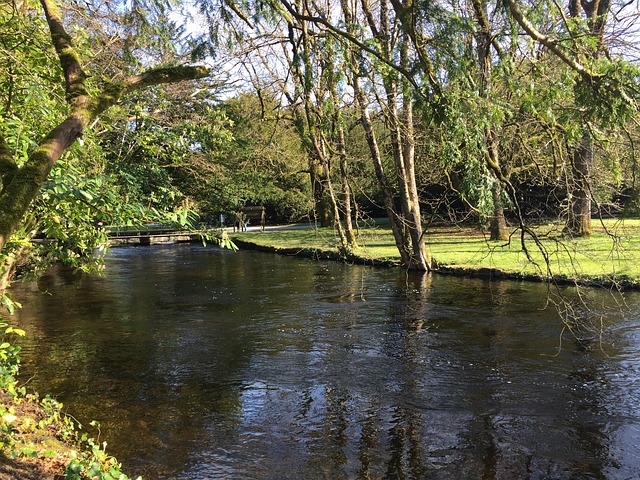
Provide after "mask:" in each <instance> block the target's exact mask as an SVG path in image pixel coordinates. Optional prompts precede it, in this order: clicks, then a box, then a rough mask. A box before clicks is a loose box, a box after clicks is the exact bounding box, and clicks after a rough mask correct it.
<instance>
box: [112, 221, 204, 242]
mask: <svg viewBox="0 0 640 480" xmlns="http://www.w3.org/2000/svg"><path fill="white" fill-rule="evenodd" d="M202 236H203V234H202V233H200V232H188V231H183V230H176V229H172V228H171V227H167V226H163V225H149V226H147V228H143V229H132V228H122V229H121V228H114V229H112V230H111V231H110V232H109V245H110V246H115V245H156V244H163V243H186V242H199V241H201V240H202Z"/></svg>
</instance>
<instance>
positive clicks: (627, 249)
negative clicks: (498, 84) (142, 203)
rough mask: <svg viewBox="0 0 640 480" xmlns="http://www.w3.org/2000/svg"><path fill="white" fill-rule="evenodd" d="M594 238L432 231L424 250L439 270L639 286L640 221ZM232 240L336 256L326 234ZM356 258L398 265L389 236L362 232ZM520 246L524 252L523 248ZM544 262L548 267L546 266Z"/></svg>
mask: <svg viewBox="0 0 640 480" xmlns="http://www.w3.org/2000/svg"><path fill="white" fill-rule="evenodd" d="M593 230H594V232H593V235H592V236H590V237H587V238H577V239H571V238H567V237H565V236H563V235H562V225H559V224H545V225H539V226H536V227H535V228H534V229H533V231H534V233H535V236H536V237H537V240H536V239H534V237H533V236H532V235H530V234H526V235H525V236H524V238H522V236H521V231H520V230H518V229H515V228H514V229H513V231H512V236H511V238H510V240H509V241H506V242H494V241H490V240H489V237H488V236H486V235H485V234H483V232H481V231H480V230H478V229H475V228H468V227H467V228H462V227H457V226H446V227H431V228H429V229H428V230H427V231H426V233H425V241H426V244H427V246H428V248H429V250H430V251H431V254H432V256H433V258H434V260H436V261H437V263H438V265H440V266H446V267H454V268H466V269H481V268H491V269H497V270H500V271H503V272H507V273H514V274H518V275H541V276H547V275H549V274H550V275H553V276H559V277H563V278H569V279H591V280H602V279H617V280H626V281H631V282H638V281H640V220H638V219H625V220H619V219H607V220H604V221H602V222H601V221H600V220H594V221H593ZM234 237H235V238H239V239H241V240H244V241H248V242H251V243H255V244H257V245H261V246H265V247H274V248H276V249H297V248H299V249H301V250H302V249H317V250H327V251H337V247H338V246H339V244H340V240H339V238H338V236H337V234H336V232H335V231H334V230H332V229H329V228H320V229H306V230H281V231H268V232H261V233H251V232H250V233H242V234H234ZM358 244H359V248H358V249H357V250H356V251H355V252H354V253H355V254H356V255H358V256H360V257H363V258H366V259H372V260H394V261H398V262H399V260H400V256H399V254H398V250H397V248H396V246H395V243H394V240H393V235H392V233H391V230H390V229H388V228H383V227H370V228H361V229H360V230H359V232H358ZM523 244H524V247H523ZM547 260H548V262H547Z"/></svg>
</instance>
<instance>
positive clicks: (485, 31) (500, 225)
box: [473, 0, 509, 240]
mask: <svg viewBox="0 0 640 480" xmlns="http://www.w3.org/2000/svg"><path fill="white" fill-rule="evenodd" d="M473 12H474V14H475V17H476V23H477V31H476V54H477V59H478V72H479V77H480V79H479V80H480V81H479V82H478V83H479V88H480V96H481V97H482V98H485V99H489V97H490V95H491V93H492V90H493V88H492V87H493V82H492V77H491V75H492V70H493V69H492V59H491V46H492V34H491V25H490V24H489V19H488V15H487V5H486V1H485V0H473ZM484 146H485V158H486V161H487V162H486V163H487V167H488V169H489V171H490V172H491V173H492V174H493V178H494V179H495V183H494V185H493V187H492V189H491V197H492V203H493V205H492V207H493V211H492V212H491V216H490V217H489V233H490V235H491V237H490V238H491V240H507V239H508V238H509V231H508V230H507V222H506V220H505V217H504V206H503V203H502V191H503V186H502V182H501V177H502V175H501V164H500V150H499V145H498V135H497V128H496V127H494V126H490V127H487V128H485V132H484Z"/></svg>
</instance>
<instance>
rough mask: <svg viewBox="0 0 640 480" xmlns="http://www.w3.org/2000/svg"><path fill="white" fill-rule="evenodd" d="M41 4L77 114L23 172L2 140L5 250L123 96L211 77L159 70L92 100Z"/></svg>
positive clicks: (52, 10) (71, 52)
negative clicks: (62, 166)
mask: <svg viewBox="0 0 640 480" xmlns="http://www.w3.org/2000/svg"><path fill="white" fill-rule="evenodd" d="M41 3H42V7H43V9H44V12H45V15H46V18H47V22H48V24H49V29H50V31H51V41H52V43H53V45H54V46H55V49H56V52H57V53H58V57H59V58H60V64H61V66H62V69H63V71H64V76H65V82H66V89H67V100H68V101H70V103H71V107H72V112H71V114H70V115H69V116H68V117H67V118H66V120H64V121H63V122H62V123H61V124H60V125H58V126H57V127H55V128H54V129H53V130H51V132H49V134H48V135H47V136H46V137H45V138H44V139H43V140H42V141H41V142H39V146H38V147H37V148H36V149H35V150H34V152H33V153H32V154H31V155H30V156H29V158H28V160H27V162H26V163H25V164H24V166H23V167H22V168H17V166H16V165H15V162H14V161H13V159H12V157H11V155H10V152H9V149H8V148H7V146H6V142H5V141H4V139H2V138H0V179H1V180H2V190H0V250H2V248H3V247H4V245H5V243H6V242H7V240H8V239H9V237H10V236H11V235H12V234H13V233H14V232H15V231H16V230H17V229H18V227H19V225H20V222H21V221H22V218H23V217H24V214H25V213H26V211H27V209H28V208H29V205H30V204H31V202H32V201H33V199H34V198H35V197H36V195H37V194H38V192H39V191H40V189H41V188H42V185H43V184H44V182H45V181H46V179H47V177H48V176H49V172H50V171H51V168H52V167H53V165H55V163H56V162H57V161H58V159H59V158H60V157H61V156H62V154H63V153H64V152H65V150H67V149H68V148H69V147H70V146H71V145H72V144H73V143H74V142H75V141H76V140H77V139H78V138H79V137H80V136H81V135H82V133H83V132H84V130H85V129H86V128H87V127H88V126H89V125H90V124H91V122H93V121H94V120H95V119H96V118H97V117H98V116H99V115H100V114H101V113H102V112H104V111H105V110H106V109H108V108H109V107H111V106H113V105H114V104H115V103H116V102H118V100H119V99H120V98H121V96H122V95H124V94H127V93H129V92H132V91H135V90H140V89H143V88H146V87H149V86H151V85H159V84H164V83H176V82H181V81H184V80H194V79H198V78H203V77H206V76H207V75H209V69H208V68H206V67H200V66H178V67H172V68H157V69H152V70H149V71H147V72H144V73H141V74H139V75H134V76H131V77H129V78H127V79H126V80H124V81H122V82H119V83H112V84H108V85H107V86H106V87H105V88H103V90H102V92H100V93H99V94H97V95H95V96H90V95H89V94H88V93H87V91H86V89H85V86H84V81H85V78H86V76H85V74H84V72H83V70H82V68H81V65H80V60H79V55H78V54H77V52H76V50H75V49H74V47H73V43H72V41H71V37H70V36H69V35H68V34H67V32H66V30H65V29H64V26H63V24H62V20H61V18H60V15H59V13H58V9H57V5H56V2H55V0H41Z"/></svg>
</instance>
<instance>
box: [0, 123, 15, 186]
mask: <svg viewBox="0 0 640 480" xmlns="http://www.w3.org/2000/svg"><path fill="white" fill-rule="evenodd" d="M17 169H18V166H17V165H16V162H15V160H14V158H13V156H12V155H11V151H10V150H9V145H7V142H6V140H5V139H4V137H3V136H2V135H0V192H2V189H3V188H4V185H7V184H8V183H9V182H10V181H11V178H12V177H13V174H14V173H15V172H16V170H17Z"/></svg>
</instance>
